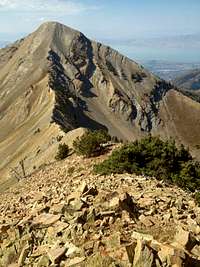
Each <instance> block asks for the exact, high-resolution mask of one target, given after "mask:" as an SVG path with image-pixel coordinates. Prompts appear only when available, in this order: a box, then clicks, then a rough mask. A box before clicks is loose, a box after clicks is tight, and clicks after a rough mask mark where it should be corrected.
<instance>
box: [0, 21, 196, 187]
mask: <svg viewBox="0 0 200 267" xmlns="http://www.w3.org/2000/svg"><path fill="white" fill-rule="evenodd" d="M199 113H200V104H199V103H197V102H195V101H193V100H192V99H190V98H188V97H187V96H184V95H183V94H182V93H181V92H178V91H176V90H175V89H174V87H173V86H172V85H171V84H169V83H167V82H165V81H163V80H161V79H159V78H158V77H155V76H154V75H153V74H151V73H150V72H148V71H147V70H145V69H144V68H143V67H142V66H140V65H139V64H137V63H135V62H134V61H132V60H130V59H128V58H126V57H124V56H122V55H121V54H119V53H118V52H117V51H115V50H113V49H111V48H110V47H107V46H104V45H102V44H100V43H97V42H94V41H91V40H89V39H88V38H86V37H85V36H84V35H83V34H82V33H80V32H78V31H75V30H73V29H71V28H69V27H66V26H64V25H62V24H59V23H57V22H47V23H44V24H42V25H41V26H40V27H39V29H37V30H36V31H35V32H33V33H32V34H30V35H29V36H27V37H26V38H24V39H22V40H20V41H17V42H15V43H14V44H12V45H9V46H7V47H6V48H3V49H0V129H1V131H0V177H1V178H0V180H1V183H3V184H2V185H1V188H3V189H4V188H6V187H9V186H10V184H12V183H13V182H14V181H15V179H14V178H12V175H11V177H10V178H12V179H10V180H7V178H8V177H9V175H10V173H11V172H12V173H13V169H14V173H16V172H17V173H18V172H19V171H20V169H19V168H18V167H19V162H21V161H23V162H24V164H25V170H26V174H29V173H31V172H33V171H34V170H35V169H38V168H39V166H41V165H42V164H44V163H49V162H52V161H53V160H54V156H55V151H56V149H57V146H58V144H59V140H60V138H62V136H64V133H63V131H65V132H68V135H69V136H68V135H67V136H65V142H66V143H68V142H69V143H72V140H73V138H74V137H73V134H72V133H71V134H70V131H72V130H73V131H74V132H73V133H74V134H75V136H77V135H79V134H80V132H81V131H82V130H81V128H91V129H98V128H104V129H108V131H109V133H110V134H111V135H113V136H117V137H118V138H120V139H125V140H133V139H135V138H140V137H142V136H143V135H145V134H147V133H152V134H153V135H160V136H161V137H163V138H169V137H173V138H175V139H176V141H177V142H178V143H183V144H184V145H186V146H190V149H191V151H192V152H193V154H194V155H196V156H198V155H199V154H198V149H197V147H196V145H197V144H198V142H199V132H200V123H199ZM77 128H79V130H76V129H77ZM191 129H192V131H191ZM68 137H69V138H68Z"/></svg>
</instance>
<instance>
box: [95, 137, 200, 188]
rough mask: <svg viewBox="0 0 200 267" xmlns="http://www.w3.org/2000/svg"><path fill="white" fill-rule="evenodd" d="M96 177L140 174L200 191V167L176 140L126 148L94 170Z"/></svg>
mask: <svg viewBox="0 0 200 267" xmlns="http://www.w3.org/2000/svg"><path fill="white" fill-rule="evenodd" d="M94 171H95V173H98V174H103V175H106V174H111V173H126V172H127V173H136V174H144V175H146V176H151V177H156V178H157V179H162V180H166V181H169V182H173V183H176V184H177V185H179V186H180V187H182V188H185V189H189V190H190V191H195V190H196V189H200V164H199V163H197V162H195V161H193V160H192V156H191V155H190V153H189V151H188V150H187V149H185V148H184V146H183V145H181V147H180V148H177V147H176V145H175V142H174V141H173V140H171V139H170V140H168V141H162V140H161V139H159V138H157V137H151V136H150V137H147V138H144V139H142V140H140V141H135V142H133V143H129V144H126V145H123V146H122V147H121V148H119V149H116V150H114V151H113V153H112V154H111V155H110V157H109V158H108V159H106V160H105V161H103V162H102V163H100V164H97V165H95V166H94Z"/></svg>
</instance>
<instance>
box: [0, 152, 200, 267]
mask: <svg viewBox="0 0 200 267" xmlns="http://www.w3.org/2000/svg"><path fill="white" fill-rule="evenodd" d="M102 157H105V156H102ZM102 157H99V158H97V159H95V160H94V159H82V158H80V157H76V156H74V155H72V156H70V157H69V158H68V159H66V160H65V161H62V162H60V163H55V164H53V165H50V166H47V167H45V168H44V169H41V170H40V171H38V172H37V173H35V174H33V175H32V176H31V177H29V178H27V179H24V180H21V181H20V182H19V183H18V184H17V185H16V186H15V187H14V188H11V189H10V190H9V191H8V192H6V193H5V194H3V195H1V196H0V197H1V203H0V266H1V267H20V266H25V267H47V266H51V267H59V266H60V267H70V266H71V267H75V266H77V267H104V266H105V267H114V266H115V267H117V266H120V267H131V266H134V267H154V266H156V267H170V266H173V267H181V266H189V267H190V266H191V267H196V266H200V207H198V206H197V205H196V204H195V202H194V200H193V198H192V196H191V195H190V194H189V193H187V192H184V191H183V190H181V189H179V188H177V187H175V186H171V185H166V184H164V183H163V182H161V181H157V180H155V179H153V178H148V177H138V176H134V175H128V174H123V175H110V176H98V175H94V174H92V168H91V166H92V165H93V163H94V161H99V160H102ZM71 166H73V167H74V172H73V173H70V174H69V173H68V169H69V168H70V167H71Z"/></svg>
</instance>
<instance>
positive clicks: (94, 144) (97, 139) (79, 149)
mask: <svg viewBox="0 0 200 267" xmlns="http://www.w3.org/2000/svg"><path fill="white" fill-rule="evenodd" d="M110 140H111V137H110V136H109V134H108V133H107V132H106V131H103V130H98V131H97V130H96V131H87V132H86V133H85V134H84V135H82V136H81V137H78V138H77V139H76V140H75V141H74V143H73V147H74V150H75V152H76V153H77V154H78V155H83V156H86V157H93V156H97V155H100V154H102V153H103V152H104V151H105V148H104V147H103V146H102V144H104V143H106V142H108V141H110Z"/></svg>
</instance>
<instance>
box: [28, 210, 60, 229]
mask: <svg viewBox="0 0 200 267" xmlns="http://www.w3.org/2000/svg"><path fill="white" fill-rule="evenodd" d="M60 217H61V215H53V214H49V213H45V214H40V215H39V216H37V217H36V218H34V219H33V223H32V225H33V226H39V227H40V226H41V227H45V226H46V227H47V226H50V225H52V224H54V223H56V222H57V221H58V220H59V219H60Z"/></svg>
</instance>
